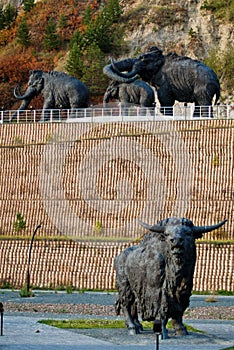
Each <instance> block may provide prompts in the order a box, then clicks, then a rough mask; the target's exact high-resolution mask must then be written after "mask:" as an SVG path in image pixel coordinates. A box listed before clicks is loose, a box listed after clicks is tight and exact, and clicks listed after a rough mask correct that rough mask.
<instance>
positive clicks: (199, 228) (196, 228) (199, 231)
mask: <svg viewBox="0 0 234 350" xmlns="http://www.w3.org/2000/svg"><path fill="white" fill-rule="evenodd" d="M226 222H227V220H223V221H221V222H219V223H218V224H216V225H211V226H194V227H193V231H194V233H195V234H196V235H202V234H203V233H206V232H210V231H213V230H216V229H217V228H219V227H221V226H223V225H224V224H225V223H226Z"/></svg>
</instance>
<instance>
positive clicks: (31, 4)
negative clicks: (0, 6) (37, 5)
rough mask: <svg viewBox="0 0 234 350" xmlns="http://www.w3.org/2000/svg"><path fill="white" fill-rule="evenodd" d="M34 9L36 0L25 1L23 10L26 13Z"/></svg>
mask: <svg viewBox="0 0 234 350" xmlns="http://www.w3.org/2000/svg"><path fill="white" fill-rule="evenodd" d="M33 7H34V0H24V3H23V8H24V11H25V12H29V11H31V9H32V8H33Z"/></svg>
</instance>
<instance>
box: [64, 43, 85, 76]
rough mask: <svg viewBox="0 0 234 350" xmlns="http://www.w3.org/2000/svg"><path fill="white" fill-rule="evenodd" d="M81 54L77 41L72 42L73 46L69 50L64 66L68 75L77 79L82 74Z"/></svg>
mask: <svg viewBox="0 0 234 350" xmlns="http://www.w3.org/2000/svg"><path fill="white" fill-rule="evenodd" d="M82 56H83V55H82V52H81V50H80V48H79V47H78V45H77V43H74V44H73V47H72V48H71V50H70V53H69V57H68V60H67V64H66V67H65V68H66V70H67V72H68V73H69V74H70V75H72V76H73V77H75V78H77V79H81V77H82V75H83V68H84V63H83V57H82Z"/></svg>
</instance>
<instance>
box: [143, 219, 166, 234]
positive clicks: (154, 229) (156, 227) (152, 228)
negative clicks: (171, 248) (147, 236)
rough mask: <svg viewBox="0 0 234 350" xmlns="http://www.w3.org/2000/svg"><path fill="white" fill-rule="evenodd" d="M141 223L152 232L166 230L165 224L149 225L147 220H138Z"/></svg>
mask: <svg viewBox="0 0 234 350" xmlns="http://www.w3.org/2000/svg"><path fill="white" fill-rule="evenodd" d="M138 222H139V224H140V225H141V226H142V227H144V228H146V229H147V230H149V231H151V232H158V233H163V232H164V231H165V226H161V225H153V226H152V225H149V224H146V223H145V222H143V221H141V220H138Z"/></svg>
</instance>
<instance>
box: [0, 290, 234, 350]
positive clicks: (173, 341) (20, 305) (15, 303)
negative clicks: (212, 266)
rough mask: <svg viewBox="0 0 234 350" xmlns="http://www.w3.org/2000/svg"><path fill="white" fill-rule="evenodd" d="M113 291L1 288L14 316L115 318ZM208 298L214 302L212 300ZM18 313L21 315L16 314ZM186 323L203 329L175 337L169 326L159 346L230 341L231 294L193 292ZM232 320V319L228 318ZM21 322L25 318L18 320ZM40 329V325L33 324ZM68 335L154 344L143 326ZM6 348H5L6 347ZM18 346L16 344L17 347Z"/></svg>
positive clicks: (208, 348)
mask: <svg viewBox="0 0 234 350" xmlns="http://www.w3.org/2000/svg"><path fill="white" fill-rule="evenodd" d="M116 298H117V296H116V293H88V292H85V293H77V292H74V293H72V294H67V293H64V292H58V293H55V292H42V291H35V296H34V297H32V298H21V297H20V296H19V291H0V299H1V302H3V305H4V310H5V314H6V315H8V316H11V315H12V317H14V316H17V317H16V318H17V319H25V320H26V319H30V320H33V319H42V318H43V319H44V318H47V319H48V318H49V319H74V318H75V319H76V318H80V317H82V318H96V317H97V318H108V317H110V318H112V317H114V318H115V319H116V318H117V317H116V314H115V310H114V302H115V300H116ZM211 300H212V301H213V302H211ZM19 316H21V317H19ZM184 318H185V323H187V324H189V325H191V326H193V327H195V329H198V330H201V331H203V332H204V333H202V334H201V333H198V332H191V331H190V332H189V335H188V336H186V337H178V336H175V335H174V334H173V330H169V335H170V339H167V340H166V341H165V342H164V341H160V348H162V350H164V349H165V350H169V349H172V348H173V349H175V350H178V349H180V350H187V349H188V348H191V349H195V350H198V349H199V350H201V349H202V350H217V349H224V348H227V347H230V346H231V345H233V341H234V338H233V336H232V334H233V320H234V297H217V298H215V299H214V298H213V297H207V296H192V297H191V299H190V308H188V309H187V310H186V312H185V315H184ZM230 320H231V321H230ZM21 322H24V321H21ZM36 327H37V328H36V332H39V333H38V334H40V333H41V326H40V325H39V324H37V325H36ZM66 332H67V334H68V337H69V338H70V337H71V332H72V333H73V334H76V333H77V334H80V335H86V336H89V337H91V338H96V339H98V340H104V341H108V342H110V343H111V344H113V345H120V346H121V345H122V347H123V348H124V347H126V346H127V347H131V348H134V347H135V348H137V346H140V347H142V348H144V349H148V348H149V347H150V348H155V334H154V333H153V331H152V330H146V331H144V332H142V333H141V334H140V335H137V336H134V337H130V336H129V334H128V332H127V330H126V329H82V330H80V329H75V330H71V329H69V330H67V331H66ZM6 349H7V348H6ZM17 349H18V348H17Z"/></svg>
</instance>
